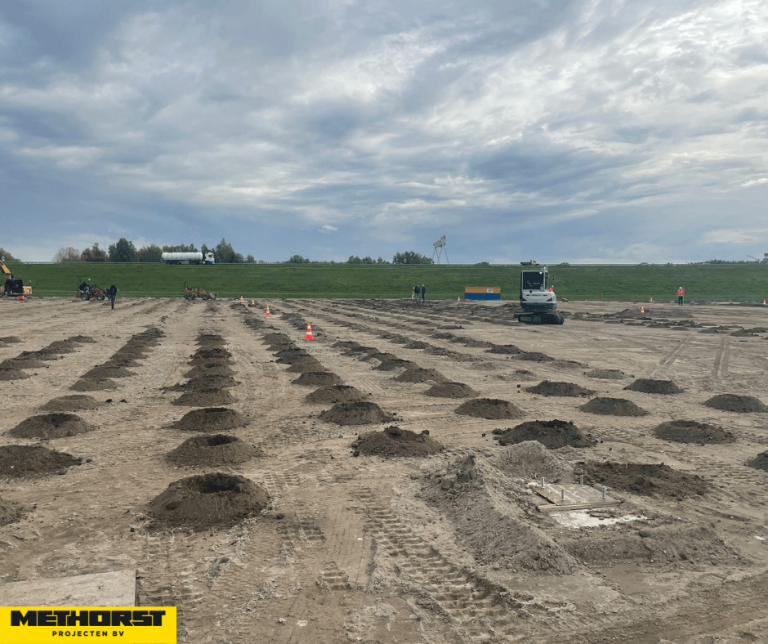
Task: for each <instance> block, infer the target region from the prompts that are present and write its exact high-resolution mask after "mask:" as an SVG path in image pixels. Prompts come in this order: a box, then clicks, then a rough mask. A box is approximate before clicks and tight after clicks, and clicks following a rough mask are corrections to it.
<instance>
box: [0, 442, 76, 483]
mask: <svg viewBox="0 0 768 644" xmlns="http://www.w3.org/2000/svg"><path fill="white" fill-rule="evenodd" d="M82 462H83V461H82V459H80V458H75V457H74V456H71V455H70V454H65V453H64V452H57V451H55V450H52V449H48V448H46V447H41V446H40V445H33V446H30V445H4V446H2V447H0V476H7V477H11V478H22V477H32V476H46V475H48V474H65V473H66V471H67V468H68V467H71V466H73V465H80V464H81V463H82Z"/></svg>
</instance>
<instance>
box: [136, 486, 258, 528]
mask: <svg viewBox="0 0 768 644" xmlns="http://www.w3.org/2000/svg"><path fill="white" fill-rule="evenodd" d="M268 503H269V495H268V494H267V492H266V490H264V489H263V488H262V487H260V486H259V485H256V483H254V482H253V481H251V480H250V479H247V478H245V477H244V476H237V475H234V474H224V473H223V472H216V473H213V474H202V475H200V476H191V477H189V478H186V479H181V480H179V481H175V482H173V483H171V484H170V485H169V486H168V489H167V490H165V492H163V493H162V494H160V495H158V496H156V497H155V498H154V499H153V500H152V501H150V503H149V512H150V514H151V515H152V516H153V517H154V518H155V520H156V521H157V522H158V523H159V524H161V525H163V524H165V525H178V524H185V525H188V526H190V527H192V528H194V529H199V530H202V529H206V528H214V527H229V526H231V525H233V524H234V523H237V522H238V521H241V520H242V519H244V518H246V517H248V516H252V515H257V514H259V513H260V512H261V511H262V510H263V509H264V508H265V507H266V506H267V504H268Z"/></svg>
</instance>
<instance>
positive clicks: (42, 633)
mask: <svg viewBox="0 0 768 644" xmlns="http://www.w3.org/2000/svg"><path fill="white" fill-rule="evenodd" d="M55 642H68V643H69V644H80V643H82V642H89V643H94V642H122V644H176V607H175V606H145V607H143V608H139V607H136V606H128V607H111V606H110V607H103V606H76V607H72V606H55V607H50V606H12V607H8V606H0V644H54V643H55Z"/></svg>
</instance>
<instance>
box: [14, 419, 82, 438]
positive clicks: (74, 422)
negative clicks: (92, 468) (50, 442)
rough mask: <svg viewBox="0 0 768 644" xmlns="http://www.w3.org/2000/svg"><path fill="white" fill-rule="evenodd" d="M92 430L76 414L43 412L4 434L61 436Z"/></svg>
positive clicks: (45, 436) (36, 436)
mask: <svg viewBox="0 0 768 644" xmlns="http://www.w3.org/2000/svg"><path fill="white" fill-rule="evenodd" d="M93 430H94V428H93V426H92V425H90V423H87V422H85V421H84V420H83V419H82V418H80V416H78V415H77V414H43V415H41V416H32V417H30V418H27V419H26V420H22V421H21V422H20V423H19V424H18V425H16V427H14V428H13V429H9V430H8V431H7V432H5V433H6V434H8V435H9V436H14V437H16V438H47V439H50V438H63V437H64V436H77V435H78V434H86V433H88V432H92V431H93Z"/></svg>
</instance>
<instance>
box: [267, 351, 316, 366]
mask: <svg viewBox="0 0 768 644" xmlns="http://www.w3.org/2000/svg"><path fill="white" fill-rule="evenodd" d="M275 356H277V360H275V362H276V363H277V364H295V363H296V362H301V361H303V360H307V359H312V356H311V355H310V354H309V353H307V352H306V351H304V349H285V350H283V351H278V352H277V353H276V354H275Z"/></svg>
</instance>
